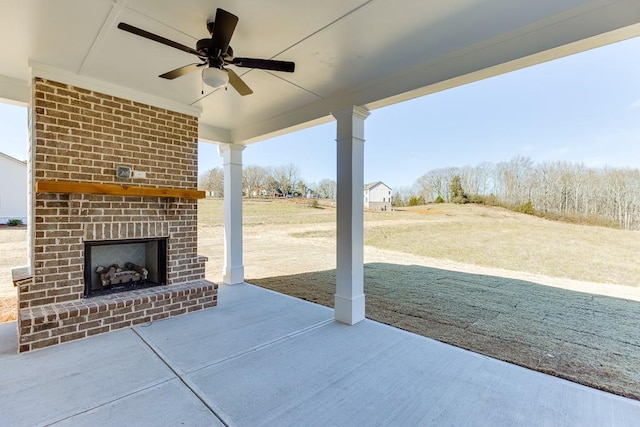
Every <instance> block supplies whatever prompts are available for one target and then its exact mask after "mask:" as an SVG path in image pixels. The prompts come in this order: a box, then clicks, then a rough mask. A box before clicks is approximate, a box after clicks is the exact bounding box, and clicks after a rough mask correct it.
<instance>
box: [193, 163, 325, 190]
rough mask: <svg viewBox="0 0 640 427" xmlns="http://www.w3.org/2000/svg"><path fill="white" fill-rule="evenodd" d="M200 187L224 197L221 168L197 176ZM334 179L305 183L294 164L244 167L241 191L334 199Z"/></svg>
mask: <svg viewBox="0 0 640 427" xmlns="http://www.w3.org/2000/svg"><path fill="white" fill-rule="evenodd" d="M199 187H200V189H201V190H205V191H207V192H209V194H210V195H211V196H213V197H224V171H223V169H222V168H221V167H216V168H213V169H210V170H208V171H207V172H205V173H204V174H202V175H201V176H200V182H199ZM336 188H337V185H336V181H335V180H331V179H323V180H321V181H320V182H317V183H316V182H311V183H308V182H305V181H304V180H303V179H302V178H301V174H300V168H299V167H298V166H297V165H295V164H292V163H290V164H287V165H282V166H274V167H262V166H255V165H250V166H245V167H243V168H242V192H243V195H244V196H245V197H287V196H290V197H307V196H309V197H318V198H323V199H335V198H336Z"/></svg>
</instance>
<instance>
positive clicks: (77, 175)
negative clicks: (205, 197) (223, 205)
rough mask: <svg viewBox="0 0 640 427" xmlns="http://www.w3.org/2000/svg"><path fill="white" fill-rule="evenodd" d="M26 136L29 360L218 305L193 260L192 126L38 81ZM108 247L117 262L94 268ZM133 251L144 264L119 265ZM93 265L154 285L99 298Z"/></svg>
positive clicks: (188, 119) (199, 262) (24, 288)
mask: <svg viewBox="0 0 640 427" xmlns="http://www.w3.org/2000/svg"><path fill="white" fill-rule="evenodd" d="M30 130H31V145H30V153H29V156H30V162H29V165H30V172H29V178H30V184H29V186H30V189H31V197H30V212H29V226H30V230H29V235H30V241H29V254H30V263H31V272H32V280H31V281H28V282H27V283H26V284H22V285H20V286H19V290H18V304H19V313H18V322H19V339H20V345H19V350H20V351H21V352H24V351H29V350H33V349H36V348H41V347H46V346H49V345H55V344H59V343H62V342H67V341H71V340H75V339H80V338H84V337H87V336H91V335H94V334H99V333H103V332H108V331H112V330H115V329H119V328H125V327H131V326H133V325H136V324H139V323H145V322H151V321H154V320H158V319H162V318H165V317H170V316H175V315H179V314H182V313H186V312H191V311H195V310H200V309H203V308H207V307H212V306H215V305H216V302H217V285H215V284H213V283H210V282H208V281H206V280H204V262H205V259H204V258H203V257H200V256H198V254H197V252H196V251H197V198H199V197H201V196H200V194H199V192H197V191H196V188H197V137H198V121H197V118H196V117H193V116H190V115H187V114H183V113H178V112H172V111H168V110H166V109H162V108H157V107H154V106H150V105H145V104H141V103H138V102H133V101H129V100H126V99H122V98H117V97H113V96H110V95H106V94H102V93H98V92H95V91H90V90H85V89H82V88H79V87H74V86H71V85H67V84H61V83H58V82H55V81H51V80H45V79H41V78H36V79H34V82H33V103H32V107H31V110H30ZM123 169H124V171H125V172H128V174H124V175H123V174H121V173H120V172H122V170H123ZM118 175H120V177H119V176H118ZM127 244H132V245H138V246H136V247H134V246H130V247H128V248H127V249H124V246H123V245H127ZM139 245H142V246H139ZM104 247H110V249H111V250H112V251H111V254H109V252H106V254H107V255H105V253H102V255H99V256H97V258H96V253H97V252H98V251H100V250H101V248H104ZM120 249H122V250H120ZM129 250H130V251H132V252H136V251H138V252H139V251H143V252H144V255H130V256H131V257H137V258H135V259H133V258H132V259H131V260H129V261H127V260H126V259H124V258H121V257H120V255H117V253H118V252H123V251H124V252H127V251H129ZM92 254H93V255H92ZM87 256H88V258H87ZM96 263H102V264H107V265H105V266H104V267H105V268H107V269H108V268H110V267H112V266H113V265H119V264H122V265H124V264H127V265H134V266H137V267H144V269H147V270H149V274H150V278H148V279H147V280H146V282H145V283H144V285H145V286H131V287H127V286H102V285H101V284H100V282H99V281H98V280H99V278H98V276H97V274H98V273H96V272H95V270H96V269H97V265H96ZM140 264H145V265H144V266H142V265H140ZM147 264H148V265H147ZM87 268H89V269H91V270H93V271H86V270H87ZM133 268H134V267H132V269H133ZM132 274H133V273H132ZM136 277H138V276H136ZM150 284H151V285H157V286H146V285H150ZM117 285H121V283H117ZM103 287H104V288H109V289H112V288H117V289H116V290H119V291H121V292H114V293H112V292H101V291H102V290H103Z"/></svg>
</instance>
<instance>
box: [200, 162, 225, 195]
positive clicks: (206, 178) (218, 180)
mask: <svg viewBox="0 0 640 427" xmlns="http://www.w3.org/2000/svg"><path fill="white" fill-rule="evenodd" d="M199 181H200V182H199V187H200V189H201V190H204V191H206V192H208V193H209V195H211V196H213V197H224V171H223V170H222V168H213V169H209V170H208V171H206V172H205V173H203V174H202V175H200V179H199Z"/></svg>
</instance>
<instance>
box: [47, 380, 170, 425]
mask: <svg viewBox="0 0 640 427" xmlns="http://www.w3.org/2000/svg"><path fill="white" fill-rule="evenodd" d="M173 380H174V378H168V379H166V380H162V381H158V382H157V383H154V384H150V385H148V386H146V387H142V388H140V389H138V390H134V391H132V392H131V393H127V394H124V395H121V396H118V397H116V398H115V399H112V400H109V401H106V402H102V403H100V404H99V405H96V406H93V407H91V408H86V409H83V410H81V411H79V412H76V413H74V414H71V415H67V416H65V417H62V418H60V419H57V420H55V421H51V422H48V423H47V425H55V424H58V423H61V422H64V421H68V420H71V419H73V418H74V417H77V416H78V415H82V414H86V413H88V412H91V411H95V410H96V409H99V408H101V407H103V406H108V405H111V404H113V403H116V402H119V401H122V400H124V399H126V398H130V397H132V396H135V395H137V394H139V393H143V392H145V391H147V390H151V389H154V388H156V387H159V386H161V385H162V384H166V383H168V382H171V381H173Z"/></svg>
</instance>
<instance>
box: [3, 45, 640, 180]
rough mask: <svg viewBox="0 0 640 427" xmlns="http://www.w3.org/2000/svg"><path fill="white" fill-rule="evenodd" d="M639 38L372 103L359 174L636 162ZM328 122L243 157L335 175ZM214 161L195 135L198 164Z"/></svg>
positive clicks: (21, 122)
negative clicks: (515, 161)
mask: <svg viewBox="0 0 640 427" xmlns="http://www.w3.org/2000/svg"><path fill="white" fill-rule="evenodd" d="M638 52H640V38H636V39H632V40H627V41H624V42H620V43H617V44H613V45H609V46H605V47H603V48H599V49H595V50H591V51H588V52H583V53H581V54H578V55H573V56H570V57H567V58H563V59H559V60H556V61H552V62H549V63H545V64H541V65H537V66H534V67H530V68H526V69H524V70H520V71H516V72H512V73H509V74H505V75H502V76H497V77H494V78H491V79H487V80H483V81H480V82H476V83H472V84H469V85H465V86H461V87H458V88H454V89H450V90H447V91H444V92H440V93H436V94H432V95H429V96H426V97H423V98H419V99H415V100H412V101H408V102H404V103H401V104H396V105H393V106H390V107H386V108H382V109H378V110H374V111H372V113H371V115H370V116H369V118H368V119H367V120H366V122H365V138H366V142H365V182H371V181H384V182H385V183H387V184H388V185H390V186H392V187H395V186H410V185H412V184H413V182H414V181H415V180H416V179H417V178H418V177H420V176H421V175H422V174H424V173H425V172H427V171H428V170H431V169H435V168H441V167H448V166H465V165H476V164H478V163H481V162H483V161H490V162H494V163H495V162H499V161H506V160H509V159H511V158H512V157H514V156H516V155H523V156H528V157H531V158H532V159H533V160H534V161H536V162H539V161H555V160H566V161H572V162H582V163H584V164H585V165H587V166H594V167H601V166H605V165H607V166H613V167H633V168H638V167H640V77H639V76H640V60H638V57H640V56H639V54H638ZM0 129H1V130H0V132H1V134H0V151H2V152H4V153H6V154H9V155H11V156H13V157H16V158H19V159H21V160H23V159H25V157H26V138H27V132H26V111H25V109H24V108H22V107H15V106H12V105H8V104H0ZM335 152H336V148H335V123H333V122H332V123H327V124H325V125H321V126H316V127H313V128H309V129H306V130H303V131H299V132H295V133H292V134H288V135H285V136H281V137H277V138H273V139H270V140H266V141H262V142H260V143H257V144H253V145H250V146H249V147H247V148H246V149H245V150H244V152H243V157H244V159H243V160H244V161H243V163H244V164H246V165H262V166H278V165H284V164H287V163H294V164H297V165H298V166H299V167H300V170H301V172H302V177H303V178H304V179H305V180H306V181H307V182H317V181H319V180H321V179H323V178H330V179H335V173H336V172H335V160H336V154H335ZM221 164H222V161H221V158H220V157H219V156H218V154H217V147H216V146H215V145H212V144H208V143H201V144H200V156H199V165H200V172H204V171H205V170H208V169H211V168H213V167H216V166H220V165H221Z"/></svg>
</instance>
